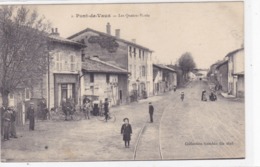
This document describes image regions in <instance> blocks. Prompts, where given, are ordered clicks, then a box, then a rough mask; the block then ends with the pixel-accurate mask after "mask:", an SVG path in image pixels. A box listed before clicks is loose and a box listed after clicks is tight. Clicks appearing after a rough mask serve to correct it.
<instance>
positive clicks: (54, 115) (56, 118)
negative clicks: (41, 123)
mask: <svg viewBox="0 0 260 167" xmlns="http://www.w3.org/2000/svg"><path fill="white" fill-rule="evenodd" d="M50 117H51V120H52V121H59V120H60V115H59V113H57V112H53V113H51V116H50Z"/></svg>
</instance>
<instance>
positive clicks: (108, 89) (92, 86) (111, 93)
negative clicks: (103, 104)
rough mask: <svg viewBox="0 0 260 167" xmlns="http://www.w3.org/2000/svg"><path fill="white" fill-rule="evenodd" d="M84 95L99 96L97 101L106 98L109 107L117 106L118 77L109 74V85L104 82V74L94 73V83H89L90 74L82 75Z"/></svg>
mask: <svg viewBox="0 0 260 167" xmlns="http://www.w3.org/2000/svg"><path fill="white" fill-rule="evenodd" d="M84 84H85V85H84V88H85V93H84V95H96V96H99V100H102V101H104V100H105V98H108V99H109V101H110V103H111V105H116V104H118V99H119V95H118V94H119V93H118V87H119V86H118V75H115V74H110V81H109V83H107V82H106V74H102V73H94V82H93V83H91V82H90V73H86V74H85V75H84Z"/></svg>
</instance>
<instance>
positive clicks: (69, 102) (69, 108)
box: [61, 98, 75, 121]
mask: <svg viewBox="0 0 260 167" xmlns="http://www.w3.org/2000/svg"><path fill="white" fill-rule="evenodd" d="M61 107H62V111H63V113H64V114H65V121H68V117H69V116H70V118H71V119H73V113H74V112H75V104H74V100H73V99H72V98H68V99H65V98H64V99H63V100H62V103H61Z"/></svg>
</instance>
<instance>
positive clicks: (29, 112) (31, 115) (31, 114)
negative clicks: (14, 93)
mask: <svg viewBox="0 0 260 167" xmlns="http://www.w3.org/2000/svg"><path fill="white" fill-rule="evenodd" d="M27 118H28V119H29V130H34V124H35V112H34V107H33V103H30V107H29V108H28V109H27Z"/></svg>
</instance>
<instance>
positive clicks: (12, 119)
mask: <svg viewBox="0 0 260 167" xmlns="http://www.w3.org/2000/svg"><path fill="white" fill-rule="evenodd" d="M10 111H11V128H10V135H11V137H13V138H17V135H16V127H15V121H16V111H15V110H14V108H13V107H11V108H10Z"/></svg>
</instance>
